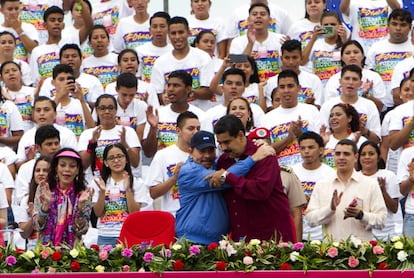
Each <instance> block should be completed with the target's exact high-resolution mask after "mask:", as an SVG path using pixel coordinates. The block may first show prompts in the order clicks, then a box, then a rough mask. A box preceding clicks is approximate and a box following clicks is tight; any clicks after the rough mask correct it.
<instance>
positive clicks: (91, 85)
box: [39, 72, 104, 103]
mask: <svg viewBox="0 0 414 278" xmlns="http://www.w3.org/2000/svg"><path fill="white" fill-rule="evenodd" d="M76 83H79V85H80V86H81V88H82V94H83V96H84V97H85V100H86V101H89V102H93V103H95V101H96V99H97V98H98V96H100V95H102V94H103V93H104V90H103V87H102V84H101V82H100V81H99V79H98V78H96V77H95V76H93V75H91V74H86V73H83V72H81V73H80V75H79V77H78V78H76ZM55 95H56V88H55V86H53V84H52V77H48V78H46V79H45V81H43V84H42V87H40V92H39V96H46V97H48V98H50V99H55Z"/></svg>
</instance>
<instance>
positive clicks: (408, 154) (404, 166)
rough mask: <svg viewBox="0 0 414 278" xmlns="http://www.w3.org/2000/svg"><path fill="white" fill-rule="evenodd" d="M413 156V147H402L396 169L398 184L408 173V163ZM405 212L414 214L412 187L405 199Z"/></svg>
mask: <svg viewBox="0 0 414 278" xmlns="http://www.w3.org/2000/svg"><path fill="white" fill-rule="evenodd" d="M413 157H414V148H413V147H410V148H407V149H404V150H403V151H402V152H401V155H400V159H399V160H398V170H397V182H398V184H400V183H402V182H403V181H405V180H406V179H408V177H409V176H410V174H409V173H408V164H410V163H411V160H412V159H413ZM405 213H408V214H414V188H412V189H411V191H410V192H408V194H407V199H406V201H405Z"/></svg>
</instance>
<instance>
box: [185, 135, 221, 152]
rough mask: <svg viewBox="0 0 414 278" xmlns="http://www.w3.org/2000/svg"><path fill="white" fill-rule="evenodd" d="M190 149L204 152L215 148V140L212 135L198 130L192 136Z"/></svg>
mask: <svg viewBox="0 0 414 278" xmlns="http://www.w3.org/2000/svg"><path fill="white" fill-rule="evenodd" d="M190 147H191V148H197V149H198V150H204V149H205V148H210V147H213V148H215V147H216V140H215V139H214V134H213V133H211V132H208V131H205V130H200V131H198V132H197V133H195V134H194V135H193V137H192V138H191V143H190Z"/></svg>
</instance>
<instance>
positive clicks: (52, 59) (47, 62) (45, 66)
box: [36, 52, 59, 78]
mask: <svg viewBox="0 0 414 278" xmlns="http://www.w3.org/2000/svg"><path fill="white" fill-rule="evenodd" d="M36 62H37V67H38V71H39V75H40V78H46V77H50V76H52V72H53V68H54V67H55V66H56V65H58V64H59V55H58V53H56V52H50V53H45V54H42V55H40V56H39V57H38V58H37V60H36Z"/></svg>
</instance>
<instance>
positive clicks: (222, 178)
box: [220, 171, 228, 184]
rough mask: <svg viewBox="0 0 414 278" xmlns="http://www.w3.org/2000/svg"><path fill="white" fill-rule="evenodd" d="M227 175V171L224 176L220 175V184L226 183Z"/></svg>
mask: <svg viewBox="0 0 414 278" xmlns="http://www.w3.org/2000/svg"><path fill="white" fill-rule="evenodd" d="M227 174H228V172H227V171H224V172H223V174H221V175H220V182H221V184H223V183H225V181H226V177H227Z"/></svg>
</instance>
